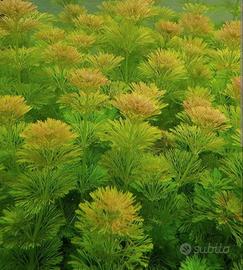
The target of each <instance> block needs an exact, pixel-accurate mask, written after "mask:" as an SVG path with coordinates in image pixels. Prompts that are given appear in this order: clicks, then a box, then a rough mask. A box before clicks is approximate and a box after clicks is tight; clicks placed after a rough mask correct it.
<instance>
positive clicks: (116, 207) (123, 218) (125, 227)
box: [79, 187, 143, 236]
mask: <svg viewBox="0 0 243 270" xmlns="http://www.w3.org/2000/svg"><path fill="white" fill-rule="evenodd" d="M91 198H92V201H91V202H90V203H89V202H86V203H81V204H80V205H79V207H80V210H81V211H82V213H83V214H82V215H83V218H84V219H85V221H86V222H87V223H86V224H84V225H85V226H90V228H95V229H96V230H98V231H100V232H105V233H110V234H114V235H123V236H129V235H131V236H132V234H133V233H134V230H136V229H137V224H138V223H139V222H142V221H143V220H142V218H140V217H139V215H138V214H139V210H140V208H141V206H140V205H139V204H137V203H136V202H135V198H134V197H133V195H132V193H130V192H120V191H118V190H117V188H115V187H105V188H99V189H98V190H96V191H94V192H93V193H91Z"/></svg>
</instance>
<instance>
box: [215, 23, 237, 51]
mask: <svg viewBox="0 0 243 270" xmlns="http://www.w3.org/2000/svg"><path fill="white" fill-rule="evenodd" d="M216 38H217V39H219V40H220V41H221V42H222V43H223V44H225V45H226V46H228V47H230V48H237V49H239V48H240V42H241V22H240V21H230V22H226V23H225V24H224V25H223V27H222V28H221V29H220V30H219V31H218V32H216Z"/></svg>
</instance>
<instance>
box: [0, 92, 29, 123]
mask: <svg viewBox="0 0 243 270" xmlns="http://www.w3.org/2000/svg"><path fill="white" fill-rule="evenodd" d="M30 109H31V107H30V106H28V105H27V104H26V101H25V99H24V97H22V96H9V95H6V96H0V124H11V123H13V122H16V121H17V120H20V119H21V118H22V117H23V116H24V115H25V114H26V113H27V112H28V111H30Z"/></svg>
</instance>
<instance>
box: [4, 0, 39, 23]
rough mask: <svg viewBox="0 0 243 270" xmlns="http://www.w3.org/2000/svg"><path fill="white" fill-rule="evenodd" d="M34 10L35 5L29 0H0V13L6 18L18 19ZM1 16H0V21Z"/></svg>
mask: <svg viewBox="0 0 243 270" xmlns="http://www.w3.org/2000/svg"><path fill="white" fill-rule="evenodd" d="M35 11H36V6H35V5H34V4H32V3H31V2H29V1H22V0H2V1H0V14H4V16H6V17H8V18H12V19H15V20H19V19H20V18H22V17H23V16H25V15H29V14H30V13H33V12H35ZM2 19H3V18H0V21H1V20H2Z"/></svg>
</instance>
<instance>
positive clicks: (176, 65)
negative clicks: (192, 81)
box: [139, 49, 186, 81]
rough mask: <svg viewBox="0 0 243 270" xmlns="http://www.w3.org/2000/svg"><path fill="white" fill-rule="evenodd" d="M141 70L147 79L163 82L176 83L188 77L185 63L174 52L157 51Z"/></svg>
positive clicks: (149, 57) (143, 64)
mask: <svg viewBox="0 0 243 270" xmlns="http://www.w3.org/2000/svg"><path fill="white" fill-rule="evenodd" d="M139 68H140V70H141V72H142V73H143V74H144V75H145V76H146V77H148V78H156V79H157V80H161V81H163V80H166V81H175V80H179V79H182V78H184V77H185V76H186V70H185V66H184V62H183V60H181V59H180V57H179V54H178V53H177V52H175V51H173V50H163V49H157V50H156V51H155V52H152V53H151V54H150V55H149V56H148V60H147V61H146V62H144V63H142V64H141V65H140V67H139Z"/></svg>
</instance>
